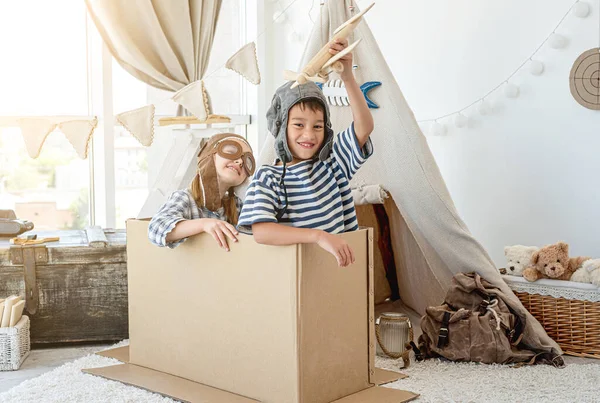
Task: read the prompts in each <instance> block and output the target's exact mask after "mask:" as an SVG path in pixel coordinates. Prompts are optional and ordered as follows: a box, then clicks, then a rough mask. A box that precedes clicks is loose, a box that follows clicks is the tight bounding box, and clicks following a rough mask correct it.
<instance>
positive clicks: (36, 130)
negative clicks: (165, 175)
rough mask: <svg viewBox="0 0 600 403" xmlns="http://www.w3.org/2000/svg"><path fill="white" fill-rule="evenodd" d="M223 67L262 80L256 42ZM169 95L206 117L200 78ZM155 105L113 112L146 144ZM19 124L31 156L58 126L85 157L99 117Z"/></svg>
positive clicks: (36, 154) (205, 94)
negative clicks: (117, 112)
mask: <svg viewBox="0 0 600 403" xmlns="http://www.w3.org/2000/svg"><path fill="white" fill-rule="evenodd" d="M225 67H226V68H228V69H229V70H232V71H235V72H236V73H238V74H240V75H241V76H242V77H244V78H245V79H246V80H248V81H249V82H250V83H252V84H254V85H258V84H260V82H261V76H260V70H259V68H258V58H257V54H256V44H255V43H254V42H250V43H248V44H246V45H244V46H243V47H242V48H241V49H239V50H238V51H237V52H235V53H234V54H233V55H232V56H231V57H230V58H229V59H228V60H227V62H226V63H225ZM171 99H172V100H173V101H175V102H177V103H178V104H179V105H181V106H182V107H184V108H185V109H187V110H188V111H190V112H191V113H192V114H193V115H194V116H195V117H196V118H198V119H199V120H201V121H202V120H206V119H207V118H208V117H209V116H210V115H211V113H212V111H211V109H212V108H211V106H210V98H209V95H208V92H207V91H206V88H205V86H204V81H203V80H198V81H194V82H192V83H190V84H188V85H186V86H185V87H183V88H182V89H180V90H179V91H177V92H176V93H175V94H174V95H173V96H172V97H171ZM154 114H155V106H154V105H152V104H150V105H146V106H143V107H141V108H137V109H133V110H130V111H126V112H122V113H119V114H117V115H115V118H116V120H117V122H119V124H121V125H122V126H123V127H124V128H125V130H127V131H128V132H129V133H130V134H131V135H132V136H133V137H135V138H136V139H137V140H138V141H139V142H140V144H142V145H143V146H145V147H149V146H150V145H152V143H153V141H154ZM17 122H18V126H19V127H20V128H21V133H22V135H23V139H24V141H25V148H26V149H27V154H28V155H29V156H30V157H31V158H37V157H39V155H40V153H41V150H42V146H43V145H44V142H45V141H46V138H47V137H48V135H49V134H50V133H52V131H54V130H55V129H56V128H57V127H58V129H60V131H61V132H62V133H63V134H64V135H65V137H66V138H67V140H68V141H69V143H70V144H71V145H72V146H73V148H74V149H75V151H76V152H77V155H78V156H79V157H80V158H82V159H86V158H87V156H88V150H89V142H90V140H91V138H92V134H93V133H94V130H95V129H96V127H97V126H98V118H97V117H94V118H93V119H72V118H69V120H62V121H61V120H60V118H53V117H49V118H38V117H36V118H20V119H18V121H17Z"/></svg>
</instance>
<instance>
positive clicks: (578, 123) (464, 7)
mask: <svg viewBox="0 0 600 403" xmlns="http://www.w3.org/2000/svg"><path fill="white" fill-rule="evenodd" d="M370 2H371V0H362V1H359V2H358V5H359V7H361V8H364V7H365V6H366V5H368V4H370ZM313 3H314V7H313V13H312V16H313V18H315V17H317V14H316V12H317V11H318V10H317V9H318V8H319V1H318V0H315V1H314V2H313V1H311V0H297V2H296V3H294V4H293V6H292V7H291V8H290V11H291V12H290V13H288V15H289V16H290V17H291V24H290V22H285V23H283V24H281V23H280V24H274V25H273V28H272V30H271V33H270V34H269V38H270V42H269V45H270V48H269V50H270V51H271V54H273V51H274V49H276V50H277V52H276V53H277V57H271V61H272V66H273V68H272V71H273V72H280V71H282V70H283V69H284V68H288V69H297V67H298V66H297V63H298V60H299V59H300V57H301V54H302V50H303V43H302V42H297V43H296V42H292V43H289V40H288V35H289V33H290V32H291V29H292V25H293V29H294V30H296V31H300V32H303V33H304V38H303V39H304V40H306V38H307V37H308V32H309V31H310V25H311V20H310V19H309V9H310V7H311V4H313ZM265 4H266V5H268V7H265V15H266V17H265V18H266V20H267V21H270V20H271V18H272V12H273V11H274V10H277V9H282V8H284V7H286V6H287V5H288V4H290V1H289V0H288V1H285V0H280V1H276V2H274V3H269V2H265ZM572 4H573V1H572V0H553V1H544V0H529V1H527V2H521V1H517V0H504V1H502V2H472V1H468V0H453V1H452V2H449V1H445V0H427V1H416V0H414V1H395V0H377V2H376V5H375V7H374V8H373V9H372V10H371V11H370V12H369V14H367V21H368V23H369V25H370V27H371V29H372V31H373V33H374V35H375V37H376V39H377V40H378V42H379V45H380V47H381V49H382V51H383V53H384V54H385V55H386V57H387V61H388V64H389V65H390V67H391V69H392V71H393V72H394V75H395V77H396V79H397V81H398V82H399V84H400V87H401V88H402V90H403V92H404V95H405V96H406V98H407V100H408V102H409V104H410V105H411V107H412V108H413V110H414V112H415V115H416V117H417V119H419V120H421V119H423V120H424V119H429V118H434V117H438V116H441V115H444V114H446V113H449V112H452V111H455V110H458V109H460V108H462V107H464V106H466V105H468V104H470V103H471V102H473V101H475V100H476V99H478V98H480V97H481V96H483V95H484V94H485V93H487V92H488V91H489V90H490V89H492V88H493V87H495V86H496V85H498V84H499V83H501V82H502V81H503V80H504V79H505V78H506V77H508V75H510V74H511V73H512V71H514V69H515V68H516V67H517V66H519V65H520V64H521V63H522V62H523V61H524V60H526V59H527V57H529V55H530V54H531V52H532V51H533V50H534V49H535V48H536V47H537V46H538V45H539V44H540V43H541V42H542V41H543V40H544V39H545V38H546V36H547V35H548V34H549V33H550V32H552V30H553V29H554V27H555V26H556V24H557V23H558V21H559V20H560V19H561V18H562V16H563V15H564V13H565V12H566V11H567V10H568V9H569V7H571V5H572ZM589 4H590V6H591V7H592V13H591V15H590V16H588V17H587V18H585V19H580V18H577V17H575V16H573V15H569V16H567V18H566V19H565V21H564V22H563V24H562V25H561V27H560V28H559V29H558V30H557V32H558V33H561V34H564V35H565V36H567V37H568V38H569V44H568V46H567V47H566V48H565V49H562V50H554V49H551V48H550V47H549V46H547V45H546V46H544V47H543V48H542V49H541V51H540V52H539V53H538V59H539V60H542V61H543V62H544V64H545V72H544V74H543V75H541V76H539V77H536V76H532V75H531V74H530V73H529V71H528V70H527V69H526V68H525V69H524V70H523V71H521V72H520V73H518V74H517V75H516V76H515V77H514V79H513V80H511V82H514V83H515V84H517V85H519V87H520V96H519V98H517V99H515V100H512V99H507V98H505V97H504V95H503V94H502V91H498V92H497V93H494V94H492V96H491V97H490V98H489V99H490V100H491V101H492V102H493V104H494V111H493V114H492V115H490V116H486V117H482V116H480V115H479V114H478V113H477V111H476V110H475V109H474V108H473V109H471V110H468V111H466V113H465V114H466V115H467V116H469V117H470V122H469V127H468V128H465V129H456V128H454V127H453V124H452V119H451V118H450V119H448V120H446V121H441V122H442V123H447V124H448V125H449V130H448V134H447V136H444V137H428V141H429V144H430V147H431V149H432V151H433V153H434V155H435V158H436V160H437V162H438V164H439V166H440V169H441V171H442V175H443V176H444V179H445V180H446V183H447V185H448V188H449V190H450V193H451V194H452V197H453V198H454V201H455V204H456V206H457V208H458V210H459V212H460V214H461V215H462V217H463V218H464V220H465V221H466V223H467V224H468V226H469V227H470V229H471V231H472V232H473V234H474V235H475V236H476V237H477V238H478V239H479V240H480V241H481V242H482V244H483V245H484V246H485V247H486V249H487V250H488V251H489V252H490V254H491V256H492V258H493V259H494V261H495V262H496V263H497V264H498V265H502V264H503V263H504V257H503V250H502V248H503V246H504V245H509V244H516V243H522V244H532V245H544V244H547V243H551V242H556V241H558V240H565V241H567V242H569V243H570V244H571V253H572V254H585V255H592V256H596V257H600V208H598V200H600V186H599V185H600V180H599V179H598V174H597V167H598V161H599V160H600V111H592V110H588V109H585V108H584V107H582V106H580V105H579V104H578V103H576V101H575V100H574V99H573V97H572V96H571V94H570V91H569V83H568V76H569V72H570V69H571V66H572V64H573V62H574V61H575V59H576V58H577V57H578V56H579V54H581V53H582V52H583V51H585V50H587V49H590V48H592V47H597V46H598V45H599V32H598V30H599V21H598V6H599V1H598V0H590V1H589ZM269 7H270V8H271V9H269ZM266 81H268V83H266V85H268V86H270V87H271V88H275V87H276V86H277V85H279V84H280V83H281V82H282V81H283V80H282V79H281V76H280V74H274V75H273V76H271V77H269V78H268V80H266ZM268 101H270V98H269V99H268V100H266V102H268ZM384 107H385V105H384ZM423 128H424V129H427V128H428V124H424V125H423Z"/></svg>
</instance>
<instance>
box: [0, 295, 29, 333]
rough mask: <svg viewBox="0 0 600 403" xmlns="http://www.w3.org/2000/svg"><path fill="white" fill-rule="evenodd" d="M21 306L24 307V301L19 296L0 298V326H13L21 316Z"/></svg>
mask: <svg viewBox="0 0 600 403" xmlns="http://www.w3.org/2000/svg"><path fill="white" fill-rule="evenodd" d="M23 308H25V301H23V299H22V297H20V296H17V295H12V296H10V297H8V298H6V299H2V298H0V327H13V326H15V325H16V324H17V323H18V322H19V320H20V319H21V316H23Z"/></svg>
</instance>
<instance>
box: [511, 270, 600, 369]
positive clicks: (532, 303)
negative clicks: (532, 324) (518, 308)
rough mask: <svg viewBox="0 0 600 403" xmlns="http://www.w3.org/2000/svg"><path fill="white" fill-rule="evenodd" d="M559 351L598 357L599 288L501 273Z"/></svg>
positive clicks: (599, 349) (599, 325)
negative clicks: (557, 346)
mask: <svg viewBox="0 0 600 403" xmlns="http://www.w3.org/2000/svg"><path fill="white" fill-rule="evenodd" d="M502 277H503V278H504V280H505V281H506V283H507V284H508V286H509V287H510V288H511V289H512V290H513V291H514V293H515V294H516V295H517V297H518V298H519V299H520V300H521V302H522V303H523V305H524V306H525V308H527V310H529V312H531V314H532V315H533V316H534V317H535V318H536V319H537V320H538V321H539V322H540V323H541V324H542V326H543V327H544V329H546V332H548V335H549V336H550V337H551V338H552V339H554V340H555V341H556V342H557V343H558V345H559V346H560V348H562V349H563V352H564V353H565V354H568V355H574V356H577V357H587V358H598V359H600V288H598V287H596V286H594V285H592V284H583V283H575V282H571V281H559V280H538V281H536V282H533V283H530V282H528V281H527V280H525V279H524V278H522V277H514V276H502Z"/></svg>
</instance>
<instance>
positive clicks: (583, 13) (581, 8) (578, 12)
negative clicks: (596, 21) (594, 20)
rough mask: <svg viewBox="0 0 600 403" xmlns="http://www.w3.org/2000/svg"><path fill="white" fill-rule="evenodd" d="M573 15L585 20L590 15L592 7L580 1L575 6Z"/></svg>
mask: <svg viewBox="0 0 600 403" xmlns="http://www.w3.org/2000/svg"><path fill="white" fill-rule="evenodd" d="M573 14H574V15H575V16H576V17H579V18H585V17H587V16H588V15H590V5H589V4H588V3H586V2H585V1H578V2H577V3H575V5H574V6H573Z"/></svg>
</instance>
